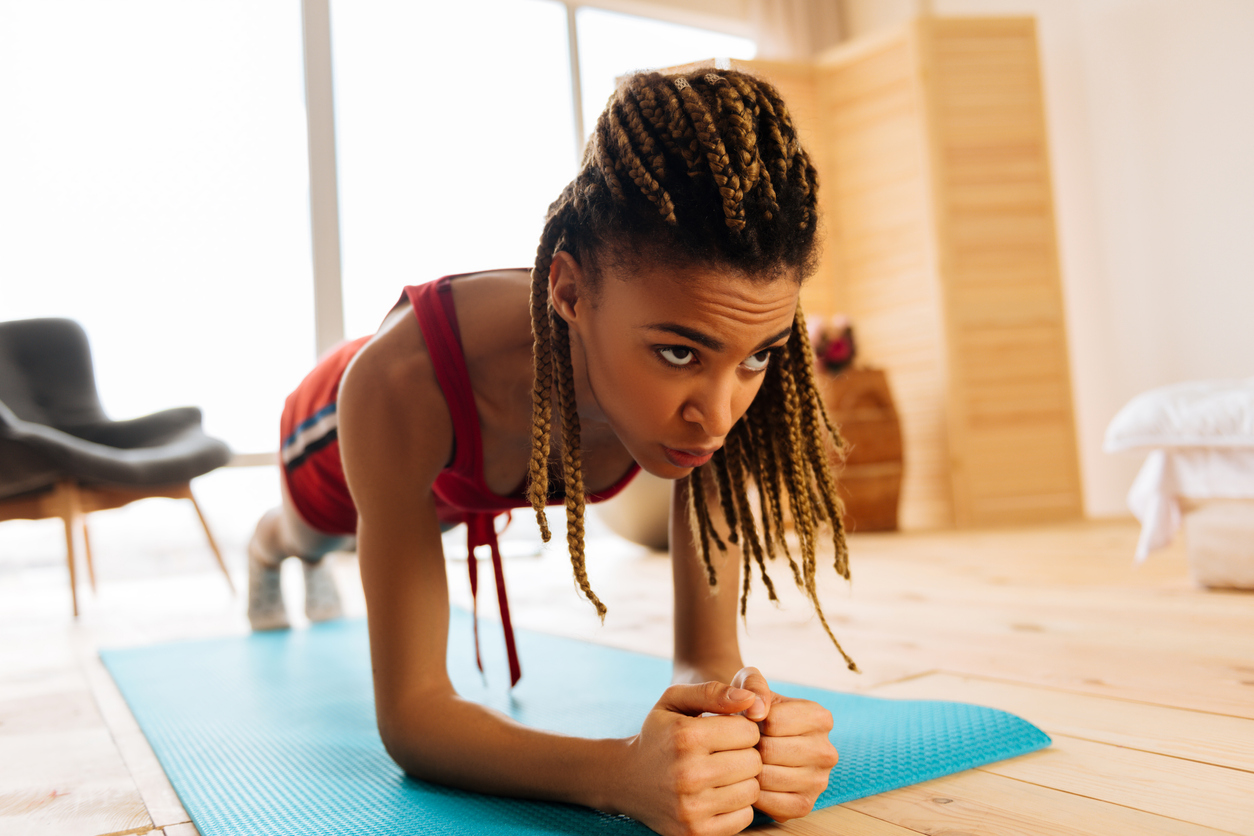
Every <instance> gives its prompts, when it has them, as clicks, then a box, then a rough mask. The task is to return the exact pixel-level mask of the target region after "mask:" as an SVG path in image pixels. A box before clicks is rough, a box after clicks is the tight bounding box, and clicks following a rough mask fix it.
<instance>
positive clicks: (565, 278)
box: [549, 251, 585, 325]
mask: <svg viewBox="0 0 1254 836" xmlns="http://www.w3.org/2000/svg"><path fill="white" fill-rule="evenodd" d="M584 281H585V279H584V273H583V268H582V267H580V266H579V262H578V261H576V260H575V257H574V256H573V255H571V254H570V253H568V252H565V251H563V252H557V253H554V254H553V261H552V262H551V263H550V264H549V299H550V300H551V301H552V303H553V309H554V310H555V311H557V315H558V316H560V317H561V318H562V319H564V320H566V321H567V322H568V323H570V324H572V325H573V324H574V323H575V321H576V320H577V319H578V318H579V314H580V313H581V312H582V310H583V307H582V306H581V304H580V302H581V301H583V297H582V296H581V292H582V290H583V289H584Z"/></svg>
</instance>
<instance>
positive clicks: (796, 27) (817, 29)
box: [750, 0, 841, 61]
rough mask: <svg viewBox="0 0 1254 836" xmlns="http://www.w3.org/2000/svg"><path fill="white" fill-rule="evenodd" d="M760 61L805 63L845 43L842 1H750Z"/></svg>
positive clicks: (751, 18)
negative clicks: (842, 33)
mask: <svg viewBox="0 0 1254 836" xmlns="http://www.w3.org/2000/svg"><path fill="white" fill-rule="evenodd" d="M750 21H751V22H752V23H753V27H754V31H755V32H756V33H757V38H758V55H757V57H758V58H764V59H767V60H772V61H804V60H805V59H807V58H813V57H814V56H815V55H817V54H819V53H820V52H822V51H823V50H825V49H827V48H828V47H831V46H835V45H836V44H837V43H839V41H840V39H841V26H840V0H750Z"/></svg>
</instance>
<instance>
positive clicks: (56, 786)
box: [0, 499, 1254, 836]
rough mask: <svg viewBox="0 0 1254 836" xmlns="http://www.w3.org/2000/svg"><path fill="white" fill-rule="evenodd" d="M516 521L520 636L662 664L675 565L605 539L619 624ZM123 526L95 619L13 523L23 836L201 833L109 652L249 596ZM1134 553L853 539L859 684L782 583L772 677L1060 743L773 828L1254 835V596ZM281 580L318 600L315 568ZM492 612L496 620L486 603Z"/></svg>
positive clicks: (212, 622) (847, 611)
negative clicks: (149, 555)
mask: <svg viewBox="0 0 1254 836" xmlns="http://www.w3.org/2000/svg"><path fill="white" fill-rule="evenodd" d="M202 504H205V503H204V501H203V499H202ZM109 513H115V512H109ZM168 513H173V512H168ZM206 513H207V514H209V516H210V519H211V521H213V519H214V514H213V511H212V509H211V508H209V507H207V508H206ZM519 516H520V519H519V520H518V521H517V522H516V523H515V526H514V528H513V529H512V530H511V531H510V532H509V536H508V538H507V540H506V542H505V543H504V547H505V550H506V552H507V555H509V554H512V555H513V556H512V557H510V558H509V559H508V560H507V572H508V574H509V581H510V589H511V597H512V598H513V599H514V600H512V601H511V604H512V607H513V611H514V613H515V618H516V620H517V621H518V622H519V624H520V626H523V627H528V628H532V629H538V630H545V631H548V632H553V633H560V634H565V635H571V636H576V637H579V638H589V637H590V638H591V639H592V640H594V641H600V642H604V643H606V644H611V645H615V646H619V647H624V648H629V649H634V650H638V651H641V652H646V653H650V652H656V651H657V649H658V648H659V647H665V646H666V645H667V644H668V642H669V634H670V601H669V566H668V564H667V560H666V558H664V557H662V556H658V555H655V554H651V553H648V552H645V551H642V550H640V549H638V548H635V547H632V546H629V545H627V544H625V543H623V542H622V541H618V540H615V539H613V538H610V537H608V536H604V535H603V536H601V537H597V538H596V540H595V544H594V545H592V546H590V548H589V555H590V558H591V559H590V561H589V568H590V573H591V579H592V583H593V586H594V588H596V589H597V591H598V593H599V594H600V595H601V597H602V598H603V599H604V600H605V601H606V603H607V605H608V606H609V608H610V614H609V617H608V619H607V621H606V624H605V626H604V627H601V626H600V625H598V623H597V621H596V618H595V615H594V614H593V613H592V611H591V608H590V607H589V606H588V605H587V604H586V603H584V602H583V601H582V600H581V599H580V598H578V597H577V594H576V593H575V591H574V590H573V587H572V583H571V580H570V575H569V569H568V568H567V566H566V563H565V558H564V556H563V555H562V554H560V553H558V552H557V551H549V550H545V551H543V552H541V553H540V554H538V555H537V554H535V550H534V549H533V548H531V547H530V546H529V545H528V544H529V543H530V542H531V540H530V534H531V532H530V530H529V529H528V525H529V523H527V522H526V521H525V520H523V519H521V516H522V515H519ZM119 519H121V518H119ZM179 524H180V525H181V524H182V523H181V522H180V523H179ZM247 527H248V522H247V521H243V520H238V521H232V522H230V523H228V524H226V525H225V526H222V528H224V529H225V530H226V533H225V534H223V533H222V532H220V533H219V539H220V540H221V541H223V545H224V547H225V548H226V550H227V551H228V561H232V559H233V568H234V569H235V570H236V571H237V580H242V579H243V575H242V563H243V558H242V545H243V539H242V538H243V537H244V536H246V530H247ZM593 528H594V529H595V526H593ZM127 530H128V529H127V526H126V525H124V524H122V523H116V524H115V530H114V531H111V532H107V533H108V534H109V535H111V536H112V538H113V540H114V541H115V543H114V545H113V546H106V545H105V540H106V537H105V536H104V535H103V534H101V535H97V533H96V532H95V531H93V535H94V537H93V546H95V547H96V548H97V571H98V573H99V576H100V588H99V592H98V594H96V595H95V596H93V595H92V594H91V593H90V591H89V590H88V589H87V588H86V587H84V589H83V590H81V591H80V596H81V601H82V606H83V614H82V616H81V617H80V618H79V619H78V620H77V622H76V621H75V620H74V619H72V618H71V617H70V615H69V600H68V598H69V595H68V590H67V588H66V586H67V580H66V576H65V570H64V568H63V567H61V566H58V565H54V564H50V563H49V562H48V561H46V560H41V559H36V558H34V557H29V559H26V558H24V557H23V556H22V555H15V554H14V548H15V546H14V543H13V541H11V540H10V541H6V540H5V539H4V530H3V528H0V834H4V836H26V834H31V836H34V834H39V836H48V835H49V834H53V835H54V836H55V835H58V834H65V836H104V834H129V833H135V834H140V833H151V834H159V833H160V834H165V836H193V834H195V829H194V827H193V826H192V825H191V824H190V823H189V821H188V817H187V814H186V813H185V812H184V811H183V809H182V807H181V806H180V805H179V802H178V799H177V797H176V796H175V795H174V793H173V791H172V790H171V788H170V786H169V784H168V782H166V781H165V778H164V775H163V773H162V771H161V768H160V765H159V764H158V763H157V762H156V760H155V758H154V756H153V754H152V751H151V749H150V748H149V747H148V745H147V742H146V741H145V740H144V738H143V735H142V734H141V733H140V732H139V730H138V728H137V726H136V725H135V722H134V719H133V718H132V717H131V715H130V712H129V710H128V709H127V708H126V705H125V703H124V702H123V701H122V699H121V697H120V695H119V694H118V692H117V689H116V688H115V687H114V686H113V683H112V680H111V679H110V678H109V676H108V674H107V673H106V672H105V670H104V668H103V666H102V665H101V664H100V662H99V660H98V658H97V657H96V649H97V648H98V647H100V646H118V645H124V644H136V643H148V642H153V641H163V640H169V639H176V638H186V637H193V636H211V635H223V634H238V633H242V632H244V631H245V630H246V622H245V620H244V618H243V615H242V610H243V603H242V602H241V601H237V600H233V599H232V598H231V597H230V595H229V593H228V592H227V590H226V586H225V584H224V583H223V581H222V578H221V577H220V576H217V577H215V575H214V571H215V570H214V567H213V565H212V558H210V557H209V556H208V553H207V551H205V553H204V554H203V555H202V554H199V553H198V552H197V549H196V548H195V547H194V541H193V545H192V546H189V547H187V548H186V550H185V551H186V554H185V555H184V556H183V557H182V558H180V559H178V560H172V559H170V558H169V557H168V556H167V557H163V558H161V560H160V561H157V560H156V559H155V558H154V559H153V560H152V561H150V563H149V565H147V566H145V565H144V564H143V561H142V560H141V561H139V565H137V562H136V559H135V557H134V554H133V553H130V552H128V547H127V546H126V545H124V544H122V543H121V542H118V541H119V540H120V539H124V538H122V537H121V535H123V534H125V533H126V531H127ZM146 530H147V528H145V531H146ZM188 532H189V533H188V535H187V536H188V537H189V538H192V537H194V536H195V532H194V529H191V528H189V529H188ZM135 537H139V534H138V533H136V535H135ZM450 537H451V540H450V542H451V543H456V542H457V541H456V538H455V537H453V536H452V535H450ZM1135 539H1136V529H1135V528H1134V526H1133V525H1131V524H1130V523H1124V522H1102V523H1083V524H1071V525H1063V526H1047V527H1039V528H1033V529H1017V530H1007V531H981V532H966V533H953V532H950V533H936V534H905V535H901V534H897V535H864V536H856V537H855V538H854V539H853V543H852V552H853V561H854V562H853V568H854V576H855V580H854V583H853V584H852V585H851V586H850V585H845V584H844V583H843V582H839V581H837V580H836V579H834V578H833V577H832V576H831V574H830V571H829V572H828V573H827V576H826V577H825V579H824V583H823V584H822V593H823V598H824V601H825V602H826V607H825V609H826V611H827V613H828V615H829V618H830V619H831V620H832V622H833V625H834V627H835V629H836V630H837V633H838V635H839V636H840V637H841V639H842V642H843V643H844V644H845V646H846V648H847V649H848V650H849V652H850V653H851V654H852V655H853V656H854V657H855V658H856V659H857V661H858V663H859V665H860V666H861V668H862V669H863V671H864V673H863V674H861V675H855V674H851V673H848V672H847V671H845V670H844V668H843V666H842V665H841V664H840V661H839V657H838V656H837V655H836V654H835V652H834V651H833V650H832V649H831V648H830V646H828V645H827V644H826V639H825V638H824V637H823V635H822V631H821V629H819V628H818V626H817V623H816V622H815V620H814V618H813V616H812V615H810V613H809V610H808V608H807V606H806V605H805V604H804V602H803V601H802V599H801V598H800V596H799V595H797V594H796V593H795V592H794V591H792V590H787V591H786V592H785V590H784V588H783V587H784V584H783V583H780V585H779V586H780V587H781V592H785V594H784V596H783V597H784V601H783V605H782V606H781V607H778V608H776V607H775V606H773V605H771V604H770V603H769V602H767V601H765V600H764V598H762V599H761V600H755V601H754V603H753V605H752V607H751V611H750V614H749V626H748V631H747V633H746V634H745V636H744V639H743V641H744V647H745V656H746V660H747V661H749V662H751V663H754V664H757V665H758V666H759V667H761V668H762V669H763V670H764V672H766V673H767V675H768V676H769V677H772V678H778V679H781V680H790V681H796V682H804V683H807V684H813V685H819V686H823V687H828V688H834V689H843V690H850V691H857V692H862V693H870V694H874V695H879V696H885V697H896V698H910V699H917V698H926V699H950V700H962V701H966V702H973V703H980V704H984V705H990V706H994V707H997V708H1003V709H1006V710H1009V711H1013V712H1015V713H1017V714H1019V715H1020V716H1023V717H1025V718H1027V719H1028V720H1031V721H1032V722H1034V723H1036V724H1037V725H1039V726H1040V727H1041V728H1043V729H1044V730H1045V731H1046V732H1048V733H1049V734H1050V735H1051V737H1053V739H1054V745H1053V746H1052V747H1050V748H1049V749H1047V750H1044V751H1042V752H1038V753H1034V754H1032V755H1028V756H1025V757H1022V758H1017V759H1014V760H1011V761H1005V762H1002V763H998V764H993V765H991V766H988V767H985V768H982V769H978V770H972V771H970V772H966V773H962V774H959V775H955V776H951V777H948V778H943V779H940V780H936V781H931V782H928V783H925V784H921V785H917V786H914V787H909V788H906V789H902V790H897V791H895V792H890V793H885V794H883V795H879V796H875V797H872V798H867V799H862V800H860V801H856V802H853V803H850V804H846V805H843V806H841V807H836V808H831V809H829V810H824V811H819V812H817V813H815V814H813V815H811V816H809V817H807V818H806V819H802V820H799V821H796V822H790V823H787V824H784V825H773V826H769V827H766V828H762V829H761V832H763V833H796V834H866V836H880V834H891V835H892V836H909V834H916V833H925V834H969V835H970V836H983V835H984V834H988V836H994V834H996V836H1003V834H1033V835H1035V834H1042V836H1044V834H1050V835H1051V836H1052V835H1053V834H1058V836H1062V834H1068V835H1070V834H1092V836H1110V834H1121V835H1122V834H1190V836H1192V835H1193V834H1197V835H1198V836H1200V834H1219V833H1235V834H1254V594H1245V593H1232V592H1228V593H1216V592H1203V591H1199V590H1196V589H1194V588H1193V587H1192V586H1191V584H1190V582H1189V580H1188V575H1187V567H1186V565H1185V560H1184V556H1183V550H1182V548H1180V547H1179V546H1177V547H1174V548H1173V549H1171V550H1170V551H1169V552H1168V553H1166V554H1162V555H1155V556H1154V557H1153V558H1152V559H1151V560H1150V561H1149V562H1148V563H1147V564H1145V565H1144V566H1142V567H1134V566H1133V565H1132V562H1131V557H1130V555H1131V554H1132V549H1133V545H1134V542H1135ZM48 542H52V540H49V541H48ZM18 548H25V546H23V545H22V543H21V541H20V539H19V542H18ZM49 548H50V547H49V546H48V545H47V543H43V542H41V544H40V545H39V548H38V549H36V551H38V550H40V549H43V550H47V549H49ZM153 548H154V553H155V551H159V550H160V546H159V544H158V546H156V547H153ZM179 548H182V547H181V546H180V547H179ZM288 569H293V570H296V571H294V572H290V571H287V570H288ZM145 570H148V571H149V572H150V576H146V575H145ZM337 571H338V573H339V576H340V580H341V583H342V586H343V587H344V589H345V590H346V598H347V604H348V609H349V611H350V613H357V614H360V613H361V612H362V609H363V602H362V600H361V593H360V585H359V584H358V583H357V581H356V566H355V563H354V561H353V560H352V558H351V556H342V557H339V558H337ZM463 573H464V564H462V563H460V562H458V561H450V585H451V589H452V594H453V597H454V600H460V601H466V600H467V599H468V590H467V583H466V580H465V578H464V574H463ZM774 574H775V575H776V576H777V578H778V580H780V581H785V580H786V578H787V575H788V572H787V569H786V567H783V571H780V569H776V571H775V573H774ZM80 577H82V574H81V573H80ZM284 580H285V584H289V583H290V586H289V588H287V592H288V593H289V600H292V601H296V600H299V570H298V569H297V567H295V566H288V567H285V578H284ZM240 585H241V586H242V584H240ZM486 586H487V587H489V588H490V587H491V585H490V584H488V585H486ZM489 594H490V589H489ZM480 606H481V607H483V610H482V611H483V612H491V611H492V609H491V608H492V602H491V600H490V598H489V600H487V601H481V602H480ZM294 620H298V619H294ZM298 629H299V624H298ZM837 722H839V718H837Z"/></svg>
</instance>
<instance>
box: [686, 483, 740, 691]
mask: <svg viewBox="0 0 1254 836" xmlns="http://www.w3.org/2000/svg"><path fill="white" fill-rule="evenodd" d="M674 484H675V486H674V488H673V489H672V491H671V521H670V547H671V572H672V575H673V577H674V583H675V681H676V682H704V681H706V680H708V679H716V680H717V681H719V682H731V679H732V677H733V676H735V674H736V672H737V671H739V670H740V668H741V667H742V665H741V658H740V642H739V638H738V635H737V627H736V617H737V615H738V613H739V610H738V606H739V594H740V561H741V552H740V547H739V546H736V545H734V544H732V543H727V551H726V552H720V551H719V550H718V548H717V547H716V546H713V545H712V546H711V551H710V559H711V561H712V562H713V564H714V569H715V571H716V572H717V573H718V586H717V587H716V588H715V589H711V588H710V585H709V581H708V580H707V578H706V573H705V565H704V563H703V562H702V560H701V552H700V546H699V545H698V544H697V543H696V541H695V539H694V538H693V533H692V528H691V526H690V525H689V523H688V480H686V479H681V480H679V481H676V482H675V483H674ZM711 507H713V508H715V509H717V508H718V507H719V505H718V497H717V494H715V495H714V496H713V503H712V506H711ZM711 522H712V523H713V524H714V526H715V529H716V530H717V531H718V532H719V535H720V536H721V537H722V538H723V541H724V542H726V541H727V531H726V527H727V526H726V523H725V522H724V520H723V515H722V513H721V512H718V511H716V512H715V513H714V514H712V515H711Z"/></svg>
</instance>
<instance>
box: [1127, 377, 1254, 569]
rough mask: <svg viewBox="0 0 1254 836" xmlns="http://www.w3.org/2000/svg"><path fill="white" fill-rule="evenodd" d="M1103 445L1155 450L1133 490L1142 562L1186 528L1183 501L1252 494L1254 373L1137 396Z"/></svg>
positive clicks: (1138, 553) (1131, 501)
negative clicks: (1183, 516)
mask: <svg viewBox="0 0 1254 836" xmlns="http://www.w3.org/2000/svg"><path fill="white" fill-rule="evenodd" d="M1104 446H1105V449H1106V451H1107V452H1115V451H1118V450H1129V449H1135V448H1138V447H1148V448H1153V449H1152V452H1151V453H1150V455H1149V458H1148V459H1146V461H1145V464H1144V466H1142V468H1141V471H1140V473H1138V474H1137V477H1136V481H1135V482H1134V483H1133V485H1132V489H1131V490H1130V491H1129V492H1128V507H1129V508H1131V509H1132V513H1133V514H1134V515H1135V516H1136V518H1137V519H1138V520H1140V522H1141V538H1140V541H1139V542H1138V543H1137V550H1136V559H1137V560H1138V561H1141V560H1144V559H1145V557H1146V556H1147V555H1148V554H1149V553H1150V552H1151V551H1153V550H1154V549H1158V548H1162V547H1163V546H1166V545H1167V544H1168V543H1170V542H1171V539H1172V537H1174V536H1175V533H1176V531H1177V530H1178V529H1179V528H1180V522H1181V505H1180V502H1181V500H1182V499H1193V500H1205V499H1214V498H1225V499H1254V377H1251V378H1248V379H1246V380H1212V381H1195V382H1190V383H1182V384H1176V385H1174V386H1164V387H1162V388H1160V389H1154V390H1151V391H1149V392H1145V393H1144V394H1141V395H1138V396H1137V397H1135V398H1133V399H1132V400H1131V401H1129V402H1128V404H1127V406H1125V407H1124V408H1123V409H1121V410H1120V411H1119V414H1117V415H1116V416H1115V417H1114V419H1113V420H1112V421H1111V422H1110V426H1109V427H1108V428H1107V430H1106V441H1105V445H1104Z"/></svg>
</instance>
